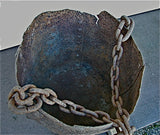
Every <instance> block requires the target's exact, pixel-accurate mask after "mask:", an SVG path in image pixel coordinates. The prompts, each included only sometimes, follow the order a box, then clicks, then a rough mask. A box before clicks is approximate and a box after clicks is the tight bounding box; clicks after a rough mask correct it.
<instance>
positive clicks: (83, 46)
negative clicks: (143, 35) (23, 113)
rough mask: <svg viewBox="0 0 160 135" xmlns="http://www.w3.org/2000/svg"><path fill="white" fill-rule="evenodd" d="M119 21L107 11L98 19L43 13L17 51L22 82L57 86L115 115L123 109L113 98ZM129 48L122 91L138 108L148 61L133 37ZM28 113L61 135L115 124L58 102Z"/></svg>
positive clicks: (61, 94) (64, 95)
mask: <svg viewBox="0 0 160 135" xmlns="http://www.w3.org/2000/svg"><path fill="white" fill-rule="evenodd" d="M118 25H119V22H118V21H117V19H115V18H114V17H113V16H111V15H110V14H109V13H107V12H106V11H102V12H101V13H100V14H99V15H98V18H96V17H95V16H94V15H91V14H88V13H82V12H79V11H75V10H69V9H65V10H60V11H53V12H52V11H48V12H45V13H42V14H40V15H38V16H37V17H36V18H35V19H34V20H33V22H32V23H31V25H30V26H29V27H28V28H27V30H26V32H25V33H24V36H23V42H22V44H21V45H20V47H19V49H18V51H17V60H16V75H17V81H18V84H19V85H20V86H23V85H25V84H34V85H36V86H37V87H40V88H51V89H54V91H55V92H56V93H57V95H58V98H59V99H61V100H64V99H67V100H71V101H73V102H74V103H77V104H79V105H82V106H84V107H85V108H88V109H90V110H102V111H105V112H107V113H109V114H110V116H111V117H112V118H115V112H116V110H117V109H116V108H115V107H113V105H112V102H111V96H112V93H111V87H110V68H111V66H112V50H113V47H114V46H115V44H116V38H115V31H116V29H117V27H118ZM122 32H123V33H125V32H126V30H125V29H123V30H122ZM123 48H124V53H123V56H122V58H121V61H120V77H119V79H120V96H121V97H122V99H123V108H125V109H126V110H127V111H128V112H129V113H132V112H133V109H134V107H135V105H136V102H137V99H138V97H139V91H140V85H141V78H142V74H143V61H142V56H141V54H140V51H139V50H138V48H137V47H136V44H135V42H134V41H133V39H132V37H130V38H129V39H128V40H127V41H126V42H124V43H123ZM27 116H28V118H31V119H35V120H37V121H38V122H40V123H41V124H43V125H44V126H46V127H48V128H49V129H50V130H51V131H53V132H55V133H58V134H74V133H79V134H83V133H86V134H95V133H96V134H97V133H101V132H102V131H104V130H105V129H106V127H108V126H111V124H107V125H99V124H97V123H95V122H94V121H93V120H92V119H90V118H86V117H80V116H75V115H73V114H66V113H64V112H61V111H60V110H59V108H58V107H57V106H56V105H54V106H49V105H47V104H43V106H42V109H40V110H38V111H36V112H34V113H31V114H27ZM48 123H49V124H48ZM75 125H79V126H75Z"/></svg>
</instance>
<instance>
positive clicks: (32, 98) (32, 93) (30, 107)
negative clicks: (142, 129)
mask: <svg viewBox="0 0 160 135" xmlns="http://www.w3.org/2000/svg"><path fill="white" fill-rule="evenodd" d="M124 27H126V28H127V32H126V34H125V35H123V34H122V29H124ZM133 28H134V21H133V20H132V19H130V18H128V17H127V16H122V17H121V21H120V23H119V26H118V28H117V30H116V33H115V37H116V39H117V44H116V45H115V46H114V47H113V51H112V58H113V65H112V67H111V71H110V77H111V89H112V99H111V101H112V104H113V106H114V107H116V108H117V111H116V117H117V119H112V118H111V117H110V115H109V114H108V113H106V112H103V111H99V110H97V111H92V110H89V109H86V108H85V107H83V106H81V105H78V104H75V103H74V102H72V101H69V100H62V101H61V100H59V99H58V97H57V95H56V93H55V92H54V91H53V90H52V89H49V88H45V89H40V88H37V87H36V86H35V85H32V84H28V85H25V86H23V87H20V86H16V87H14V88H13V89H12V90H11V92H10V93H9V96H8V107H9V109H10V110H11V111H13V112H14V113H16V114H24V113H30V112H34V111H37V110H38V109H40V108H41V107H42V104H43V102H45V103H46V104H49V105H54V104H55V103H56V104H58V105H59V109H60V110H61V111H63V112H65V113H72V114H75V115H78V116H86V117H90V118H92V119H93V120H94V121H95V122H97V123H101V124H103V123H112V126H113V127H116V128H117V130H118V131H119V128H118V127H120V129H121V130H122V131H120V133H118V134H119V135H120V134H124V135H132V134H133V133H134V131H135V127H130V125H129V122H128V121H129V118H130V115H129V113H128V111H127V110H126V109H124V108H122V105H123V100H122V97H121V96H120V93H119V73H120V68H119V61H120V59H121V57H122V54H123V47H122V43H123V42H125V41H127V40H128V38H129V37H130V35H131V33H132V31H133ZM42 101H43V102H42Z"/></svg>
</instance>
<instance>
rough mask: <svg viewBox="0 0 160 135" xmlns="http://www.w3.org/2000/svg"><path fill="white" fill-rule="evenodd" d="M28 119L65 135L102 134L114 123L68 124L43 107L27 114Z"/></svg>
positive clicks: (60, 134)
mask: <svg viewBox="0 0 160 135" xmlns="http://www.w3.org/2000/svg"><path fill="white" fill-rule="evenodd" d="M26 116H27V118H28V119H32V120H36V121H37V122H38V123H40V124H41V125H43V126H45V127H47V128H48V129H49V130H51V131H52V132H53V133H56V134H59V135H63V134H72V135H74V134H76V135H77V134H85V135H91V134H100V133H104V132H107V131H108V130H109V129H111V128H112V125H113V123H110V124H106V125H102V126H95V127H92V126H79V125H74V126H70V125H66V124H65V123H63V122H61V121H59V120H58V119H56V118H54V117H53V116H51V115H49V114H48V113H46V112H45V111H43V110H42V109H39V110H37V111H36V112H32V113H29V114H26Z"/></svg>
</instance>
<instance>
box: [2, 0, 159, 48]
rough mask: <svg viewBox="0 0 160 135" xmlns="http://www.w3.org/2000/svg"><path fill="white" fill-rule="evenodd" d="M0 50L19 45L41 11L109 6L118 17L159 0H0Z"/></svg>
mask: <svg viewBox="0 0 160 135" xmlns="http://www.w3.org/2000/svg"><path fill="white" fill-rule="evenodd" d="M0 7H1V8H0V50H3V49H6V48H9V47H12V46H16V45H19V44H20V43H21V42H22V36H23V33H24V31H25V30H26V28H27V27H28V26H29V24H30V23H31V22H32V20H33V19H34V18H35V17H36V16H37V15H39V14H40V13H42V12H45V11H55V10H61V9H66V8H67V9H75V10H79V11H82V12H87V13H90V14H93V15H97V14H99V13H100V12H101V11H103V10H106V11H108V12H109V13H110V14H112V15H113V16H115V17H117V18H119V17H120V16H121V15H127V16H129V15H134V14H138V13H142V12H145V11H150V10H153V9H157V8H159V2H158V1H144V0H143V1H87V2H86V1H70V2H69V1H48V2H44V1H39V2H38V1H25V2H24V1H10V2H8V1H2V2H0Z"/></svg>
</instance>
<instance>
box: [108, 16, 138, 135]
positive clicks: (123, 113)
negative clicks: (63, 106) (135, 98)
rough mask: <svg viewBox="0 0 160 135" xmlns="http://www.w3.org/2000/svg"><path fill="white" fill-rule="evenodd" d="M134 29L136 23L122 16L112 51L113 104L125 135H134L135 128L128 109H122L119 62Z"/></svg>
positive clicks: (118, 122)
mask: <svg viewBox="0 0 160 135" xmlns="http://www.w3.org/2000/svg"><path fill="white" fill-rule="evenodd" d="M124 27H127V28H128V31H127V33H126V34H125V35H123V34H122V29H123V28H124ZM133 28H134V21H133V20H132V19H130V18H128V17H127V16H122V17H121V21H120V23H119V26H118V29H117V30H116V39H117V44H116V45H115V46H114V48H113V51H112V58H113V65H112V67H111V72H110V77H111V88H112V104H113V106H114V107H117V112H116V117H117V119H118V120H117V121H116V123H117V124H118V125H119V126H120V127H121V129H122V133H123V134H124V135H132V134H133V133H134V130H135V128H134V127H130V125H129V118H130V116H129V113H128V111H127V110H126V109H124V108H122V105H123V100H122V98H121V96H120V93H119V62H120V59H121V57H122V54H123V47H122V43H123V42H125V41H127V40H128V38H129V37H130V35H131V33H132V31H133Z"/></svg>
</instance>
